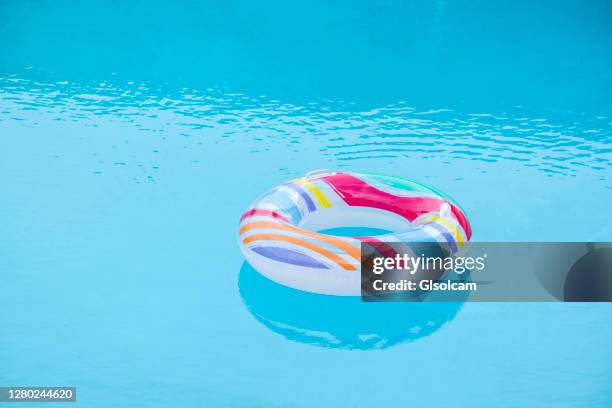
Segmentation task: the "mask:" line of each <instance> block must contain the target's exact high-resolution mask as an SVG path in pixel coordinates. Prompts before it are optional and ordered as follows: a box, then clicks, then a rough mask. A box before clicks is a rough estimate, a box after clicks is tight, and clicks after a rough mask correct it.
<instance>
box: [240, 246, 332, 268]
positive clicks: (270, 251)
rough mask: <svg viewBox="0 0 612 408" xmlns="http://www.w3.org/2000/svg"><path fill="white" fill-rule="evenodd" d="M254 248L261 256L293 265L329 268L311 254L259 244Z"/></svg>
mask: <svg viewBox="0 0 612 408" xmlns="http://www.w3.org/2000/svg"><path fill="white" fill-rule="evenodd" d="M252 250H253V251H254V252H256V253H258V254H259V255H261V256H265V257H266V258H270V259H273V260H275V261H279V262H284V263H288V264H291V265H297V266H305V267H307V268H318V269H329V267H328V266H327V265H325V264H324V263H322V262H319V261H317V260H316V259H314V258H313V257H311V256H308V255H306V254H303V253H301V252H297V251H293V250H291V249H287V248H279V247H262V246H257V247H254V248H252Z"/></svg>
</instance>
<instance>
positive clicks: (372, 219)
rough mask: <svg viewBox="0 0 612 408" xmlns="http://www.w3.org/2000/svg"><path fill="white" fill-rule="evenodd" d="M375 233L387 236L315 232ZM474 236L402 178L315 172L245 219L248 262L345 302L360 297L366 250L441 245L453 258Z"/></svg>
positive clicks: (260, 203) (269, 196)
mask: <svg viewBox="0 0 612 408" xmlns="http://www.w3.org/2000/svg"><path fill="white" fill-rule="evenodd" d="M342 227H364V228H376V229H382V230H386V231H391V232H390V233H387V234H384V235H377V236H361V237H342V236H334V235H328V234H323V233H319V232H317V231H321V230H326V229H332V228H342ZM471 235H472V231H471V228H470V224H469V222H468V219H467V217H466V215H465V213H464V211H463V210H462V209H461V207H459V205H458V204H457V203H455V202H454V201H453V200H452V199H451V198H450V197H448V196H447V195H445V194H444V193H441V192H440V191H438V190H435V189H433V188H431V187H429V186H426V185H423V184H420V183H417V182H414V181H410V180H406V179H403V178H398V177H392V176H384V175H376V174H363V173H348V172H329V171H327V170H317V171H314V172H310V173H308V174H307V175H306V176H304V177H302V178H298V179H295V180H291V181H289V182H287V183H284V184H281V185H279V186H277V187H275V188H273V189H271V190H269V191H268V192H267V193H265V194H264V195H263V196H261V197H260V198H259V199H257V200H256V201H255V202H254V203H253V204H252V205H251V206H250V207H249V208H248V209H247V211H246V212H245V213H244V214H243V215H242V218H241V219H240V229H239V244H240V249H241V251H242V253H243V254H244V256H245V258H246V260H247V261H248V262H249V263H250V264H251V265H252V266H253V267H254V268H255V269H256V270H257V271H258V272H259V273H261V274H262V275H264V276H266V277H267V278H269V279H271V280H273V281H275V282H277V283H280V284H283V285H285V286H289V287H292V288H295V289H299V290H303V291H307V292H314V293H321V294H330V295H340V296H358V295H359V294H360V293H361V276H360V265H361V253H360V251H361V250H360V248H361V243H362V242H369V243H372V242H374V243H380V244H381V245H384V243H385V242H438V243H443V244H444V245H446V246H447V247H448V248H450V252H451V253H454V252H457V251H459V250H461V249H462V247H463V245H464V244H465V243H466V242H468V241H469V239H470V237H471Z"/></svg>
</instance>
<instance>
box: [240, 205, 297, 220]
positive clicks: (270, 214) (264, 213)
mask: <svg viewBox="0 0 612 408" xmlns="http://www.w3.org/2000/svg"><path fill="white" fill-rule="evenodd" d="M256 215H262V216H265V217H272V218H276V219H277V220H281V221H285V222H286V223H289V224H291V222H290V221H289V220H288V219H287V218H285V217H283V216H282V215H280V214H279V213H277V212H274V211H270V210H261V209H258V208H255V209H252V210H249V211H247V212H245V213H244V214H243V215H242V217H241V218H240V222H242V221H243V220H244V219H245V218H249V217H254V216H256Z"/></svg>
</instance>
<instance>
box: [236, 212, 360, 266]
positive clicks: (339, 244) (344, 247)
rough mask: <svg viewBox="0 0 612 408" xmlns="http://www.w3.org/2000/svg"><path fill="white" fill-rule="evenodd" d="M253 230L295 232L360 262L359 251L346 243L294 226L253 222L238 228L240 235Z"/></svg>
mask: <svg viewBox="0 0 612 408" xmlns="http://www.w3.org/2000/svg"><path fill="white" fill-rule="evenodd" d="M255 228H269V229H278V230H282V231H290V232H295V233H296V234H302V235H306V236H308V237H311V238H315V239H318V240H320V241H323V242H325V243H327V244H330V245H333V246H335V247H336V248H338V249H341V250H343V251H345V252H346V253H347V254H349V255H350V256H351V257H353V258H354V259H355V260H356V261H357V262H361V250H360V249H359V248H357V247H354V246H353V245H351V244H349V243H348V242H346V241H343V240H341V239H339V238H334V237H330V236H329V235H324V234H318V233H316V232H312V231H306V230H303V229H300V228H297V227H294V226H290V225H283V224H279V223H275V222H269V221H254V222H251V223H248V224H245V225H243V226H242V227H241V228H240V231H239V233H240V234H241V235H242V234H244V233H245V232H247V231H250V230H252V229H255Z"/></svg>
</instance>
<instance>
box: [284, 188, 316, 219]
mask: <svg viewBox="0 0 612 408" xmlns="http://www.w3.org/2000/svg"><path fill="white" fill-rule="evenodd" d="M285 185H286V186H287V187H289V188H290V189H292V190H293V191H295V192H297V193H298V194H299V195H300V197H302V198H303V199H304V201H305V202H306V207H308V211H310V212H312V211H314V210H316V209H317V207H315V204H314V202H313V201H312V198H310V196H309V195H308V194H307V193H306V192H305V191H304V190H302V188H301V187H300V186H298V185H297V184H295V183H287V184H285Z"/></svg>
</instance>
